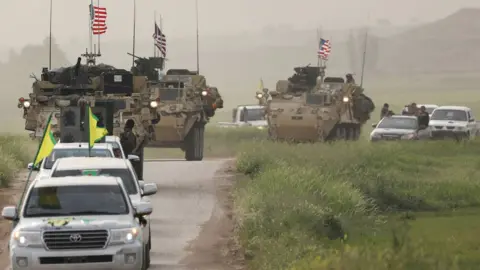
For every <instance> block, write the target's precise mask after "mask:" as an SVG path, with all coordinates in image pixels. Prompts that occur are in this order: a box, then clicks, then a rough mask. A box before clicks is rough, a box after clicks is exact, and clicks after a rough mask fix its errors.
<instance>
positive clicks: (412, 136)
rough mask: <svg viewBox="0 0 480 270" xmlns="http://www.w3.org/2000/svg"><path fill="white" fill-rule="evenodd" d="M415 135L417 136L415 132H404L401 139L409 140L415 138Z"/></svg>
mask: <svg viewBox="0 0 480 270" xmlns="http://www.w3.org/2000/svg"><path fill="white" fill-rule="evenodd" d="M415 137H417V134H415V133H410V134H405V135H403V136H402V139H403V140H411V139H415Z"/></svg>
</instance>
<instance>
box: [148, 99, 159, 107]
mask: <svg viewBox="0 0 480 270" xmlns="http://www.w3.org/2000/svg"><path fill="white" fill-rule="evenodd" d="M157 106H158V102H156V101H155V100H154V101H151V102H150V107H152V108H156V107H157Z"/></svg>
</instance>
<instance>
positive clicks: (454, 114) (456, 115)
mask: <svg viewBox="0 0 480 270" xmlns="http://www.w3.org/2000/svg"><path fill="white" fill-rule="evenodd" d="M430 120H451V121H468V116H467V112H465V111H463V110H447V109H440V110H439V109H436V110H435V111H434V112H433V114H432V117H431V118H430Z"/></svg>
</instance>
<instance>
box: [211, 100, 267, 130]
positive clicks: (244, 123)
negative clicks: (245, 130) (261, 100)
mask: <svg viewBox="0 0 480 270" xmlns="http://www.w3.org/2000/svg"><path fill="white" fill-rule="evenodd" d="M218 126H219V127H248V126H252V127H257V128H259V129H263V128H266V127H267V126H268V123H267V120H266V117H265V107H264V106H261V105H240V106H237V108H235V109H233V110H232V122H218Z"/></svg>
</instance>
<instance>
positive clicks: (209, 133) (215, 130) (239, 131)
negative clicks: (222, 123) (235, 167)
mask: <svg viewBox="0 0 480 270" xmlns="http://www.w3.org/2000/svg"><path fill="white" fill-rule="evenodd" d="M214 125H215V124H212V123H211V124H208V125H207V126H206V127H205V142H204V143H205V145H204V157H205V158H219V157H232V156H234V155H235V153H236V152H237V151H238V150H239V147H240V146H241V144H242V143H243V142H247V141H255V140H259V139H265V138H266V137H267V131H266V130H259V129H256V128H249V127H245V128H219V127H215V126H214ZM145 158H146V159H161V158H167V159H168V158H182V159H183V158H184V153H183V152H182V150H180V149H168V148H147V149H146V150H145Z"/></svg>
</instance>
